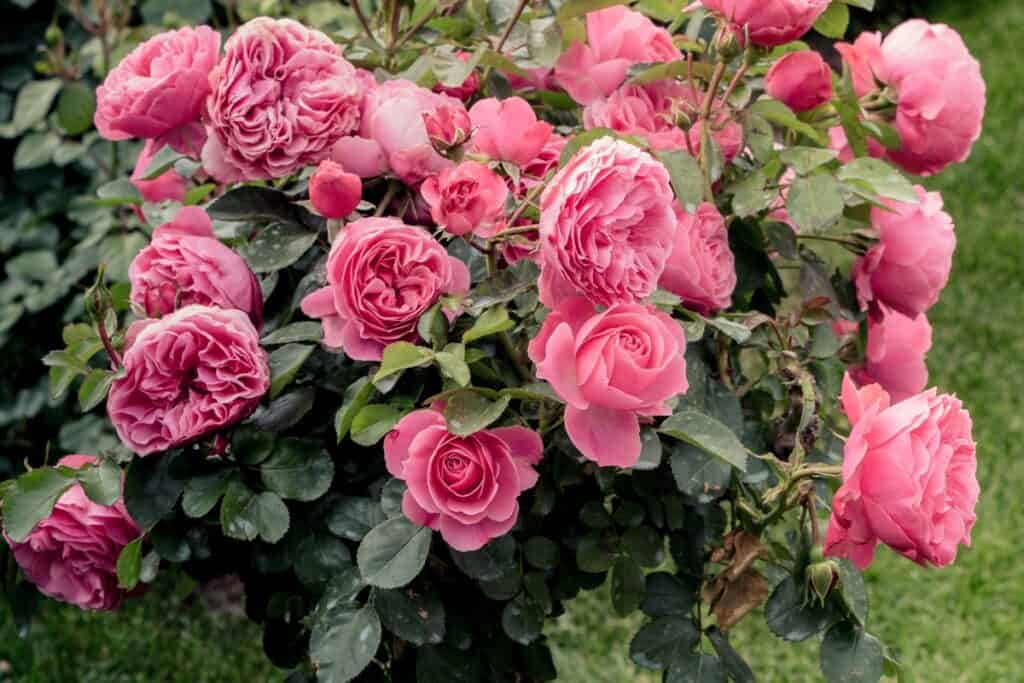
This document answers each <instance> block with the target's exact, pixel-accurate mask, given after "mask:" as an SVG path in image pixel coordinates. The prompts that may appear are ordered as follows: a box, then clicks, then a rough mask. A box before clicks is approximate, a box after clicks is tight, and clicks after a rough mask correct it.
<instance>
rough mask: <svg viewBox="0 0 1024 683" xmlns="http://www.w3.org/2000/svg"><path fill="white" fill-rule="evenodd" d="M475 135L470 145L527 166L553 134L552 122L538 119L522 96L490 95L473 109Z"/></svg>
mask: <svg viewBox="0 0 1024 683" xmlns="http://www.w3.org/2000/svg"><path fill="white" fill-rule="evenodd" d="M469 120H470V121H471V122H472V124H473V137H472V138H470V141H469V148H470V150H471V151H473V152H476V153H477V154H485V155H487V156H488V157H490V158H491V159H494V160H496V161H509V162H511V163H513V164H515V165H516V166H525V165H526V164H528V163H530V162H531V161H533V159H534V158H536V156H537V155H538V154H540V151H541V150H542V149H544V144H545V143H546V142H547V141H548V138H549V137H551V130H552V128H551V124H550V123H545V122H543V121H538V120H537V114H535V113H534V111H533V107H531V106H530V103H529V102H527V101H526V100H524V99H523V98H521V97H509V98H508V99H504V100H498V99H495V98H493V97H488V98H487V99H485V100H480V101H479V102H477V103H476V104H474V105H473V106H472V107H470V109H469Z"/></svg>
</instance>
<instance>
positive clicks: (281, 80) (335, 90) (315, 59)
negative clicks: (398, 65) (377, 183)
mask: <svg viewBox="0 0 1024 683" xmlns="http://www.w3.org/2000/svg"><path fill="white" fill-rule="evenodd" d="M210 84H211V86H212V88H213V91H212V92H211V93H210V96H209V97H208V98H207V102H206V122H207V129H208V131H209V139H208V140H207V141H206V145H205V146H204V147H203V167H204V168H205V169H206V170H207V171H208V172H209V173H210V174H211V175H213V176H214V177H215V178H217V179H218V180H220V181H222V182H236V181H242V180H265V179H268V178H283V177H285V176H288V175H291V174H293V173H295V172H296V171H298V170H299V169H301V168H303V167H305V166H312V165H314V164H317V163H319V162H320V161H322V160H323V159H325V158H327V156H328V155H329V153H330V148H331V146H332V145H333V144H334V143H335V142H337V140H338V139H339V138H341V137H342V136H343V135H348V134H351V133H354V132H355V131H356V130H357V129H358V127H359V116H360V113H359V103H360V100H361V98H362V95H363V88H364V86H363V82H362V81H361V80H360V78H359V77H358V76H357V74H356V70H355V69H354V68H353V67H352V65H351V64H349V63H348V62H347V61H345V58H344V57H342V56H341V49H340V48H339V47H338V46H337V45H335V44H334V43H333V42H332V41H331V39H330V38H328V37H327V36H325V35H324V34H323V33H321V32H320V31H316V30H313V29H309V28H306V27H305V26H303V25H302V24H300V23H298V22H296V21H292V20H291V19H268V18H267V17H259V18H257V19H253V20H252V21H249V22H247V23H245V24H244V25H243V26H242V27H241V28H239V29H238V30H237V31H235V33H234V35H232V36H231V38H229V39H228V42H227V44H226V45H225V49H224V59H222V60H221V62H220V64H218V65H217V68H215V69H214V70H213V72H212V73H211V74H210Z"/></svg>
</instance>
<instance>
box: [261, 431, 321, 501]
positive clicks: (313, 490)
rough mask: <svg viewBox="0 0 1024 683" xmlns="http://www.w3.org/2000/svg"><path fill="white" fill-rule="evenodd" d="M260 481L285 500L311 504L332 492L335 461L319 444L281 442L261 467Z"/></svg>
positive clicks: (293, 441)
mask: <svg viewBox="0 0 1024 683" xmlns="http://www.w3.org/2000/svg"><path fill="white" fill-rule="evenodd" d="M260 477H261V478H262V479H263V483H264V485H266V487H267V488H268V489H270V490H271V491H273V492H275V493H277V494H278V495H280V496H281V497H282V498H285V499H289V500H299V501H304V502H308V501H312V500H316V499H317V498H320V497H321V496H322V495H324V494H325V493H327V490H328V489H329V488H331V481H332V480H333V479H334V461H332V460H331V456H330V455H328V454H327V452H326V451H325V450H323V448H321V446H320V442H319V441H312V440H307V439H296V438H289V439H282V440H281V441H279V442H278V443H277V446H276V447H275V448H274V454H273V455H272V456H270V459H269V460H267V461H265V462H264V463H263V464H261V465H260Z"/></svg>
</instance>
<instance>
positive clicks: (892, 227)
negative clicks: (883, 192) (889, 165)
mask: <svg viewBox="0 0 1024 683" xmlns="http://www.w3.org/2000/svg"><path fill="white" fill-rule="evenodd" d="M915 189H916V191H917V196H918V197H919V198H920V203H919V204H902V203H900V202H895V201H891V200H888V201H886V205H887V206H888V207H889V210H888V211H886V210H884V209H879V208H874V209H872V210H871V223H872V225H873V226H874V228H875V230H877V231H878V233H879V242H878V244H876V245H875V246H873V247H871V249H869V250H868V252H867V253H866V254H864V255H863V256H861V257H860V258H859V259H858V260H857V262H856V263H855V264H854V266H853V281H854V284H855V285H856V286H857V298H858V299H860V302H861V306H862V307H863V308H865V309H866V308H867V307H868V306H869V305H871V304H875V303H878V304H884V305H886V306H888V307H890V308H893V309H895V310H896V311H898V312H900V313H902V314H904V315H906V316H909V317H911V318H916V317H917V316H918V315H920V314H922V313H924V312H925V311H927V310H928V309H929V308H931V307H932V306H934V305H935V302H936V301H938V300H939V293H940V292H941V291H942V288H943V287H945V286H946V282H947V281H948V280H949V271H950V269H951V268H952V266H953V251H954V250H955V249H956V235H954V233H953V228H954V226H953V219H952V218H950V217H949V214H947V213H946V212H945V211H943V210H942V195H940V194H939V193H938V192H926V191H925V189H924V188H923V187H921V186H917V187H916V188H915Z"/></svg>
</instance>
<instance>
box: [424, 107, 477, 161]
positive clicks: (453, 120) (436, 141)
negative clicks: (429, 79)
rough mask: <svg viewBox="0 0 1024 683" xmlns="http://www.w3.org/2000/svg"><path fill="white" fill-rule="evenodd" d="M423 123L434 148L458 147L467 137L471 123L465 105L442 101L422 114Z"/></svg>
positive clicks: (470, 129) (470, 130) (471, 127)
mask: <svg viewBox="0 0 1024 683" xmlns="http://www.w3.org/2000/svg"><path fill="white" fill-rule="evenodd" d="M423 125H424V126H426V129H427V136H428V137H429V138H430V141H431V143H433V145H434V148H435V149H449V148H451V147H458V146H459V145H461V144H462V143H464V142H465V141H466V140H468V139H469V135H470V133H471V132H472V131H473V124H472V122H470V120H469V112H467V111H466V108H465V107H462V106H453V105H451V104H449V103H447V102H446V103H444V104H441V105H439V106H438V107H436V108H434V109H433V110H432V111H428V112H425V113H424V114H423Z"/></svg>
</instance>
